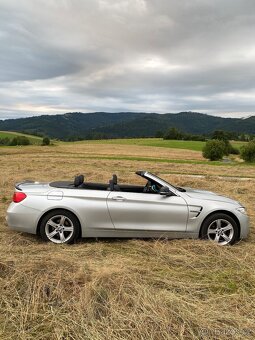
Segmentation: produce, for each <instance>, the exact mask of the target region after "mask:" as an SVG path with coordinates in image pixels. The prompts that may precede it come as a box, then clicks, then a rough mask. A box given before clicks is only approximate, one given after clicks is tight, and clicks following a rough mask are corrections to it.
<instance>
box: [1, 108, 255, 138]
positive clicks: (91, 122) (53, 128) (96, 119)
mask: <svg viewBox="0 0 255 340" xmlns="http://www.w3.org/2000/svg"><path fill="white" fill-rule="evenodd" d="M171 127H176V128H178V129H180V130H182V131H183V132H187V133H191V134H208V133H211V132H212V131H214V130H225V131H231V132H240V133H249V134H255V116H252V117H249V118H247V119H241V118H221V117H215V116H209V115H206V114H201V113H196V112H180V113H177V114H172V113H166V114H157V113H134V112H118V113H110V112H93V113H80V112H74V113H66V114H62V115H42V116H35V117H28V118H18V119H7V120H0V130H7V131H19V132H25V133H29V134H38V135H42V136H49V137H51V138H58V139H62V140H70V139H74V140H75V139H83V138H91V137H96V136H99V137H100V136H105V137H106V138H116V137H118V138H122V137H153V136H155V134H156V132H157V131H166V130H167V129H169V128H171Z"/></svg>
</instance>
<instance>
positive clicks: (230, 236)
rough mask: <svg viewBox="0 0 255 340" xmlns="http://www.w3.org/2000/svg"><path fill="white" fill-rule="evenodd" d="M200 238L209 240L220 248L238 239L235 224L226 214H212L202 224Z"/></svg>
mask: <svg viewBox="0 0 255 340" xmlns="http://www.w3.org/2000/svg"><path fill="white" fill-rule="evenodd" d="M201 238H202V239H209V240H210V241H213V242H215V243H217V244H219V245H221V246H225V245H232V244H234V243H235V242H236V241H237V239H238V226H237V223H236V221H235V220H234V219H233V218H232V217H231V216H229V215H227V214H221V213H218V214H213V215H211V216H209V217H208V218H207V219H206V220H205V221H204V222H203V224H202V228H201Z"/></svg>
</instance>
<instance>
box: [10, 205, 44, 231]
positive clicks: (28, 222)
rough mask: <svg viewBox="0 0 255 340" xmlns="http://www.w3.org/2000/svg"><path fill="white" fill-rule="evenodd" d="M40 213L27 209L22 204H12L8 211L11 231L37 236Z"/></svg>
mask: <svg viewBox="0 0 255 340" xmlns="http://www.w3.org/2000/svg"><path fill="white" fill-rule="evenodd" d="M39 213H40V212H39V211H38V210H35V209H32V208H27V207H25V206H23V205H22V204H21V203H11V204H10V205H9V208H8V210H7V215H6V221H7V224H8V226H9V228H10V229H12V230H17V231H22V232H26V233H30V234H36V228H37V222H38V218H39Z"/></svg>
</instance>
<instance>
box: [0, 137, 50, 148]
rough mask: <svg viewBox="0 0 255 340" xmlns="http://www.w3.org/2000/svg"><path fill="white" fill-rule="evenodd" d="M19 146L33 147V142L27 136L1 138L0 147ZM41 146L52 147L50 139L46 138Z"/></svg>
mask: <svg viewBox="0 0 255 340" xmlns="http://www.w3.org/2000/svg"><path fill="white" fill-rule="evenodd" d="M1 145H2V146H17V145H31V141H30V140H29V138H27V137H26V136H15V137H13V138H9V137H3V138H0V146H1ZM41 145H50V139H49V138H48V137H44V138H43V139H42V144H41Z"/></svg>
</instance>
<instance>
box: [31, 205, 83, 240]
mask: <svg viewBox="0 0 255 340" xmlns="http://www.w3.org/2000/svg"><path fill="white" fill-rule="evenodd" d="M55 210H56V211H57V210H62V211H67V212H68V213H71V214H72V215H74V216H75V217H76V218H77V221H78V222H79V237H81V236H82V231H81V222H80V219H79V217H78V216H77V214H75V213H74V212H73V211H72V210H69V209H66V208H52V209H49V210H47V211H45V212H44V213H43V214H42V216H41V217H40V218H39V220H38V222H37V226H36V234H37V235H39V229H40V224H41V222H42V219H43V218H44V217H45V216H46V215H47V214H49V213H50V212H52V211H55Z"/></svg>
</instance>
